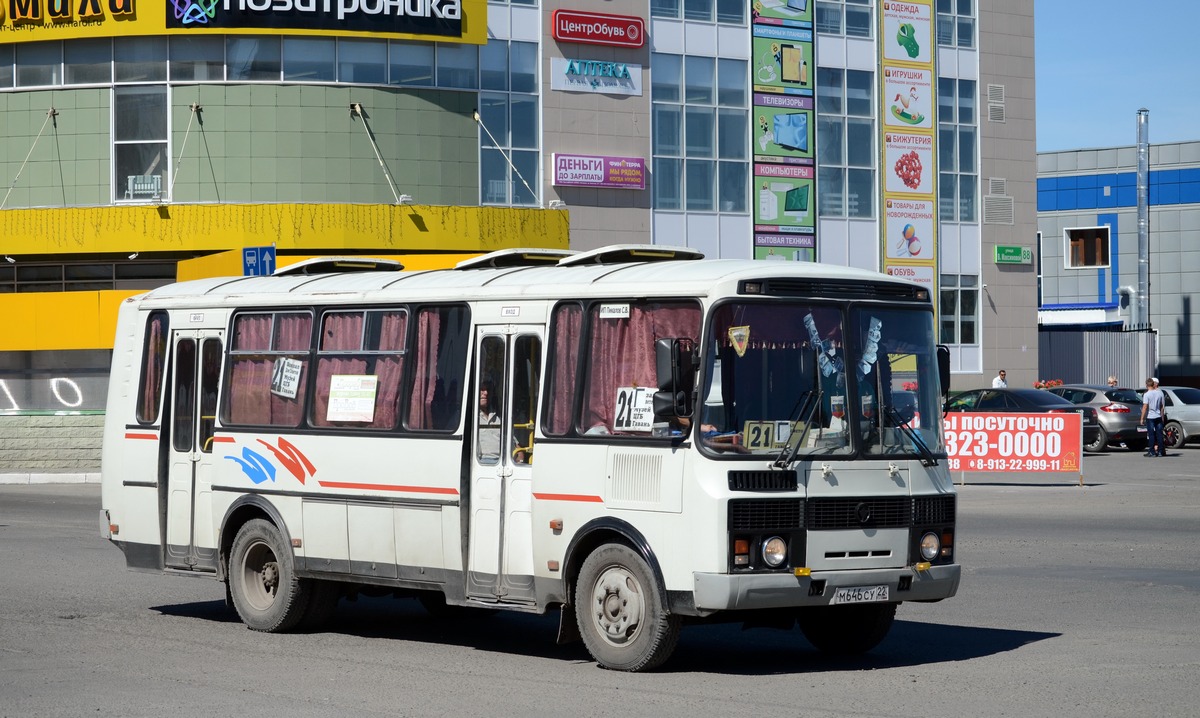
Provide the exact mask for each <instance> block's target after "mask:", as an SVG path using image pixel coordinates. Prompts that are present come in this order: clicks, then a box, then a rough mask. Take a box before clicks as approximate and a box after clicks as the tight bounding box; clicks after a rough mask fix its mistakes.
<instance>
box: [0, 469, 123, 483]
mask: <svg viewBox="0 0 1200 718" xmlns="http://www.w3.org/2000/svg"><path fill="white" fill-rule="evenodd" d="M98 483H100V472H99V471H96V472H79V473H67V472H64V473H55V474H44V473H32V472H30V473H13V474H0V485H5V484H8V485H14V484H17V485H19V484H98Z"/></svg>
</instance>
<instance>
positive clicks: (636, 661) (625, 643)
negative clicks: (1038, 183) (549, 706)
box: [575, 544, 681, 671]
mask: <svg viewBox="0 0 1200 718" xmlns="http://www.w3.org/2000/svg"><path fill="white" fill-rule="evenodd" d="M664 598H665V597H664V596H663V595H662V592H661V591H660V590H659V588H658V583H657V581H655V578H654V573H653V572H652V571H651V570H650V566H649V565H647V563H646V561H645V560H643V559H642V557H641V556H639V555H638V554H637V552H635V551H634V550H633V549H631V548H629V547H628V546H623V545H621V544H608V545H605V546H602V547H600V548H599V549H597V550H596V551H595V552H593V553H592V554H591V555H590V556H588V558H587V560H586V561H584V562H583V567H582V569H581V570H580V572H579V580H578V582H577V583H576V588H575V618H576V621H577V622H578V624H579V632H580V634H581V635H582V637H583V642H584V645H586V646H587V649H588V652H589V653H591V654H592V657H593V658H595V659H596V661H597V662H598V663H599V664H600V665H602V666H604V667H605V668H611V669H613V670H618V671H642V670H650V669H652V668H657V667H658V666H660V665H662V663H663V662H664V661H666V660H667V658H669V657H670V655H671V652H672V651H674V650H675V644H676V643H677V642H678V641H679V631H680V625H681V623H680V618H679V616H675V615H671V613H670V612H669V611H668V610H667V606H666V601H665V600H664Z"/></svg>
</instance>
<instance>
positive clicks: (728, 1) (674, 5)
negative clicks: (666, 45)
mask: <svg viewBox="0 0 1200 718" xmlns="http://www.w3.org/2000/svg"><path fill="white" fill-rule="evenodd" d="M748 5H750V3H748V2H746V1H745V0H650V17H662V18H669V19H672V20H687V21H689V22H708V23H712V22H715V23H721V24H730V25H744V24H745V23H746V9H747V6H748Z"/></svg>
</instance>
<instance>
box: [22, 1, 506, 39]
mask: <svg viewBox="0 0 1200 718" xmlns="http://www.w3.org/2000/svg"><path fill="white" fill-rule="evenodd" d="M3 6H4V8H7V9H8V10H9V12H7V13H5V12H4V11H3V8H0V41H2V42H26V41H37V40H69V39H76V38H102V37H112V36H118V35H119V36H138V35H143V36H144V35H164V34H166V35H170V34H189V35H190V34H204V33H223V34H234V35H237V34H267V35H280V34H289V33H293V32H297V31H301V32H304V31H308V32H319V33H321V34H323V35H354V34H369V35H372V36H380V37H396V38H405V39H409V38H411V39H422V38H425V39H434V40H438V41H440V42H469V43H475V44H483V43H485V42H487V32H486V27H487V2H486V0H171V2H150V0H105V1H101V0H77V1H76V2H74V3H72V2H70V1H69V0H11V1H10V2H4V3H3Z"/></svg>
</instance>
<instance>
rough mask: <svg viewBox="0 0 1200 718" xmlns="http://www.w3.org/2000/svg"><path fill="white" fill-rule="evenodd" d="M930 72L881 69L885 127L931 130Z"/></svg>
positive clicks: (904, 68)
mask: <svg viewBox="0 0 1200 718" xmlns="http://www.w3.org/2000/svg"><path fill="white" fill-rule="evenodd" d="M933 93H934V89H933V72H932V71H931V70H928V69H925V68H917V67H886V68H884V70H883V105H882V107H883V108H885V109H884V112H883V124H884V126H885V127H893V128H900V129H902V128H905V127H919V128H921V129H923V130H929V129H933Z"/></svg>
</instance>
